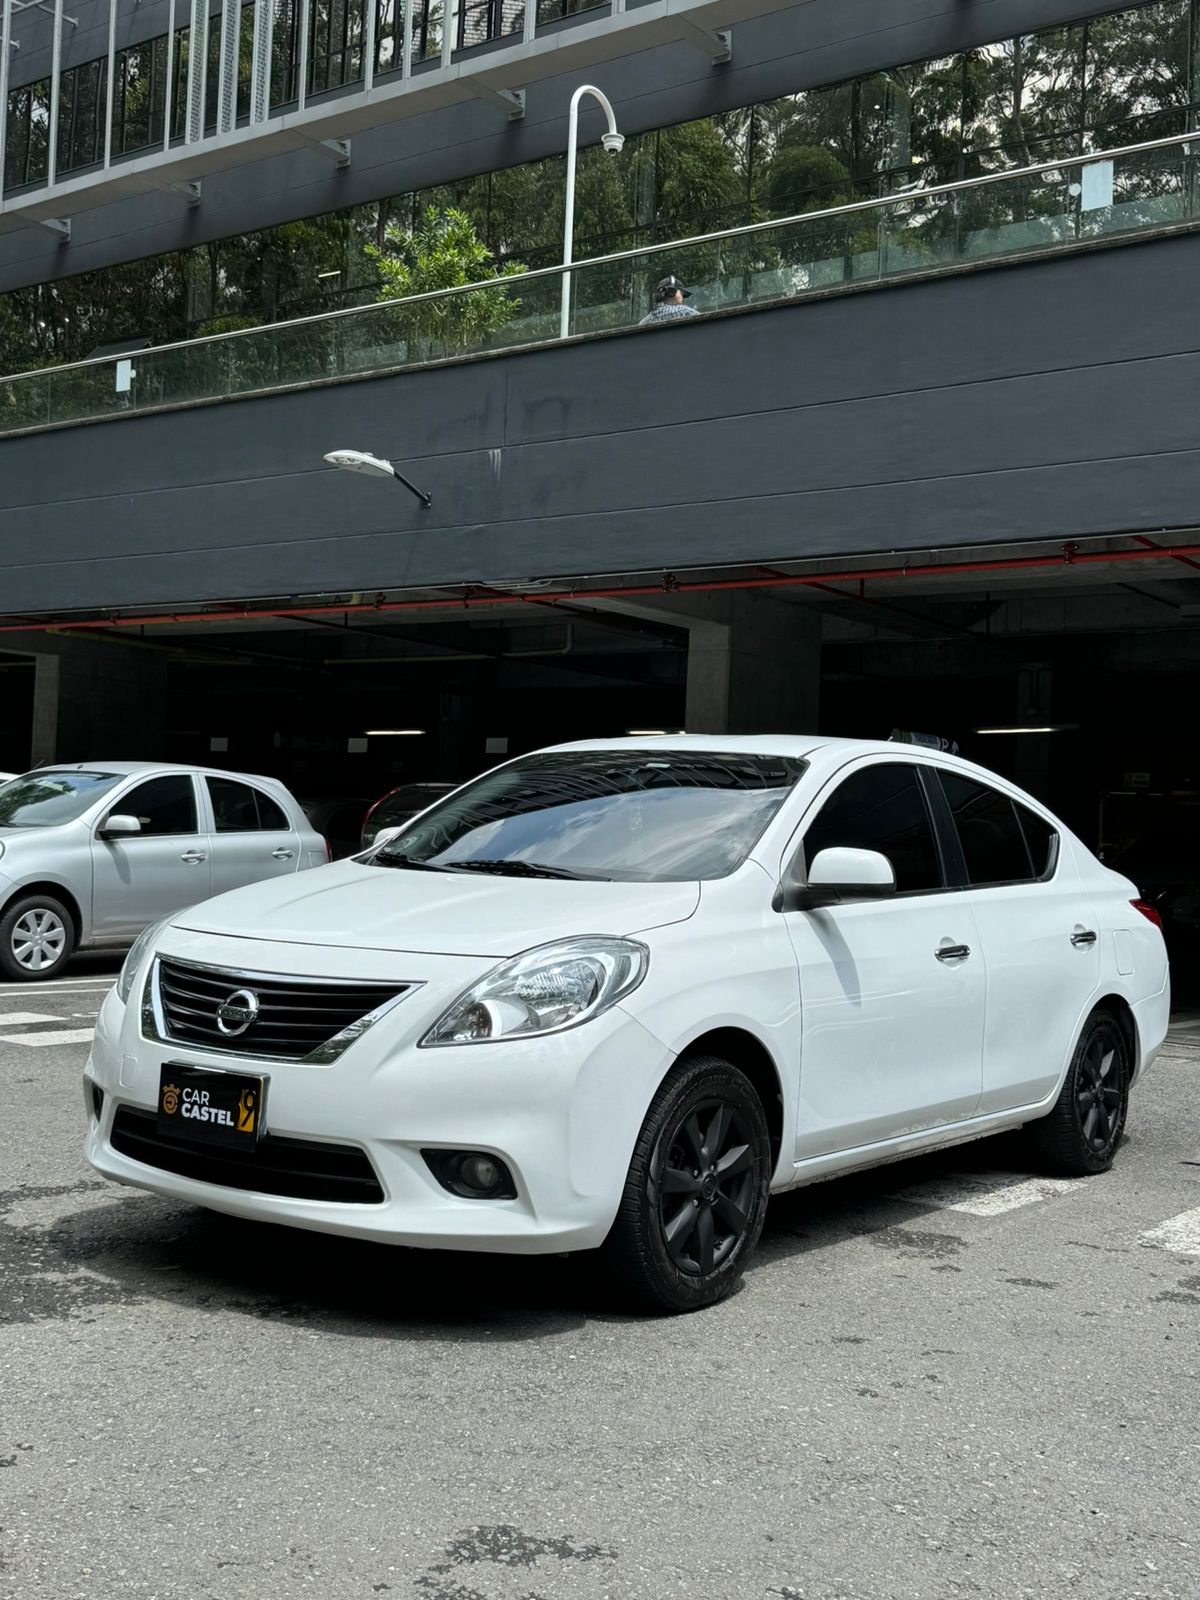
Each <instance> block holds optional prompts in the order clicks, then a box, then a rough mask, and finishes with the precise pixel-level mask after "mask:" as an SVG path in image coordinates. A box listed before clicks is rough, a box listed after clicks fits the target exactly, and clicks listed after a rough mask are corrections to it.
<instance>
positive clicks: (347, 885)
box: [85, 736, 1168, 1310]
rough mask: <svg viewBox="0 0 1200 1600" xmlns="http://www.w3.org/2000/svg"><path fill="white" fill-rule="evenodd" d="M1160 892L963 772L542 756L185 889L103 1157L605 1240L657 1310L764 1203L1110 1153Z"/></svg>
mask: <svg viewBox="0 0 1200 1600" xmlns="http://www.w3.org/2000/svg"><path fill="white" fill-rule="evenodd" d="M1156 923H1157V919H1156V916H1155V913H1154V912H1153V910H1152V909H1151V908H1150V907H1148V906H1146V905H1144V904H1143V903H1142V902H1141V901H1140V900H1139V899H1138V898H1137V891H1136V889H1135V888H1134V886H1133V885H1132V884H1131V883H1129V882H1128V881H1127V880H1126V879H1124V878H1122V877H1120V876H1119V875H1118V874H1116V873H1114V872H1111V871H1109V870H1108V869H1107V868H1106V867H1104V866H1102V865H1101V863H1100V862H1099V861H1097V859H1096V858H1095V857H1094V856H1093V855H1092V854H1091V853H1090V852H1089V851H1088V850H1087V849H1086V848H1085V847H1084V846H1083V845H1082V844H1081V843H1080V841H1079V840H1078V839H1076V838H1075V837H1074V836H1073V835H1072V834H1071V833H1070V832H1069V831H1068V830H1067V829H1066V828H1065V827H1063V825H1062V824H1061V823H1060V822H1058V821H1056V820H1055V819H1054V818H1053V817H1052V816H1050V815H1049V814H1048V813H1047V812H1046V811H1045V810H1044V809H1043V807H1041V806H1040V805H1039V804H1038V803H1037V801H1035V800H1033V799H1031V798H1030V797H1029V796H1028V795H1026V794H1023V793H1022V792H1021V791H1020V790H1018V789H1015V788H1014V787H1013V786H1012V784H1009V783H1006V782H1004V781H1003V780H1002V779H1000V778H997V777H994V776H993V775H991V774H990V773H988V772H985V771H984V770H982V769H981V768H979V767H976V766H973V765H971V764H970V763H969V762H967V761H962V760H958V759H956V758H955V757H952V756H943V755H938V754H935V753H932V752H929V753H926V752H924V751H920V750H915V749H910V748H908V747H903V748H901V747H898V746H896V745H894V744H876V743H862V742H857V741H851V740H838V739H824V738H818V737H815V736H814V737H811V738H800V737H779V738H768V737H756V738H726V737H721V738H718V737H712V738H702V737H696V736H693V737H683V736H681V737H678V738H664V739H657V740H655V741H653V743H652V744H650V745H649V746H648V745H647V744H646V743H645V742H643V743H640V744H639V743H637V742H636V741H633V740H614V741H608V742H602V743H601V742H590V743H585V744H572V745H564V746H559V747H556V748H554V749H551V750H543V751H541V752H539V753H537V754H534V755H530V756H525V757H522V758H520V759H519V760H516V761H512V762H509V763H508V764H507V765H505V766H503V767H499V768H497V769H496V770H494V771H492V772H490V773H487V774H485V775H484V776H483V777H481V778H478V779H476V780H475V781H474V782H472V783H470V784H468V785H466V786H465V787H464V788H462V789H460V790H459V791H458V792H457V793H455V794H453V795H450V796H448V797H447V798H444V799H441V800H439V801H438V802H437V803H435V804H434V805H433V806H431V807H430V808H429V809H428V810H426V811H425V812H423V813H421V814H420V815H419V816H418V817H416V818H414V819H413V820H412V821H410V822H409V823H408V825H407V826H406V827H405V829H404V830H403V832H401V833H400V834H398V835H397V836H396V837H394V838H392V839H390V840H389V841H388V842H387V843H386V844H384V845H383V846H382V847H378V848H376V849H374V850H373V851H369V852H367V853H365V854H363V855H360V856H357V857H354V858H352V859H350V860H347V861H342V862H339V863H337V864H336V865H334V866H328V867H319V868H317V869H316V870H315V871H312V872H306V873H304V874H303V876H301V877H299V878H295V877H293V878H287V879H273V880H269V881H267V882H265V883H259V884H256V885H254V886H253V887H251V888H245V889H239V890H235V891H234V892H233V893H231V894H226V895H222V896H221V897H220V898H218V899H215V900H210V901H208V902H207V903H206V904H203V905H200V906H195V907H193V908H192V909H191V910H190V911H185V912H179V913H177V914H176V915H174V916H172V917H170V918H167V919H164V920H163V921H162V922H160V923H157V924H156V925H154V926H153V927H152V928H150V929H148V930H147V931H146V933H145V934H144V935H143V936H142V938H141V939H140V940H139V941H138V943H137V945H136V946H135V947H134V948H133V949H132V950H131V951H130V953H129V958H128V960H127V961H126V963H125V967H124V970H123V971H122V973H121V977H120V980H119V982H118V983H117V985H116V987H115V988H114V990H113V991H112V992H111V993H110V995H109V996H108V998H107V1000H106V1001H105V1004H104V1008H103V1010H102V1012H101V1014H100V1019H99V1027H98V1029H97V1033H96V1040H95V1046H94V1048H93V1051H92V1055H91V1059H90V1060H89V1062H88V1066H87V1069H86V1081H85V1098H86V1104H87V1112H88V1117H89V1123H90V1126H89V1131H88V1136H87V1155H88V1159H89V1160H90V1161H91V1163H92V1165H93V1166H94V1167H95V1168H96V1169H97V1171H99V1172H101V1173H103V1174H104V1175H105V1176H106V1177H109V1178H114V1179H116V1180H117V1181H119V1182H123V1183H129V1184H137V1185H140V1186H141V1187H143V1188H147V1189H154V1190H157V1191H159V1192H161V1193H164V1194H170V1195H174V1196H177V1197H179V1198H180V1199H183V1200H189V1201H192V1202H194V1203H195V1204H197V1205H202V1206H211V1207H214V1208H215V1209H217V1210H220V1211H226V1212H231V1213H233V1214H234V1215H237V1216H242V1217H254V1218H261V1219H266V1220H269V1221H274V1222H282V1223H292V1224H295V1225H296V1226H298V1227H303V1228H316V1229H321V1230H324V1231H326V1232H330V1233H341V1234H349V1235H353V1236H355V1237H357V1238H367V1239H379V1240H389V1241H394V1242H396V1243H400V1244H407V1245H418V1246H427V1247H434V1246H436V1247H450V1248H456V1249H464V1250H494V1251H525V1252H531V1251H564V1250H587V1249H592V1248H595V1247H602V1249H603V1252H604V1255H605V1257H607V1259H608V1263H609V1264H610V1265H611V1266H612V1267H614V1268H615V1269H616V1271H617V1273H618V1274H619V1275H620V1277H621V1279H622V1280H623V1284H624V1287H625V1290H626V1291H627V1292H629V1293H631V1294H632V1295H633V1296H634V1297H635V1298H637V1299H639V1300H640V1301H641V1302H642V1303H644V1304H647V1305H649V1306H651V1307H656V1308H659V1309H666V1310H686V1309H689V1308H692V1307H697V1306H703V1305H708V1304H710V1303H712V1302H713V1301H715V1300H718V1299H720V1298H721V1297H722V1296H723V1295H725V1294H727V1293H728V1292H729V1290H730V1289H731V1288H732V1286H733V1285H734V1283H735V1282H736V1281H737V1279H738V1277H739V1275H740V1274H741V1272H742V1270H743V1268H744V1267H745V1265H746V1262H747V1259H748V1257H749V1256H750V1253H751V1251H752V1250H753V1247H754V1244H755V1241H756V1240H757V1238H758V1235H759V1232H760V1230H761V1228H762V1224H763V1213H764V1209H765V1207H766V1203H767V1196H768V1193H769V1192H770V1191H776V1192H777V1191H780V1190H784V1189H789V1188H791V1187H793V1186H795V1185H798V1184H803V1183H807V1182H811V1181H812V1180H814V1179H818V1178H824V1177H828V1176H830V1175H832V1174H834V1173H839V1172H846V1171H849V1170H852V1169H854V1168H859V1167H866V1166H871V1165H873V1164H875V1163H877V1162H881V1161H887V1160H891V1159H894V1158H896V1157H900V1156H905V1155H909V1154H912V1153H914V1152H916V1151H919V1150H927V1149H931V1148H934V1147H937V1146H940V1145H948V1144H952V1143H955V1142H957V1141H962V1140H966V1139H971V1138H976V1137H979V1136H981V1135H984V1134H989V1133H994V1132H997V1131H999V1130H1000V1129H1007V1128H1016V1127H1019V1126H1022V1125H1024V1126H1025V1128H1026V1131H1027V1136H1028V1138H1029V1142H1030V1145H1031V1146H1032V1151H1033V1153H1034V1155H1035V1156H1036V1157H1037V1158H1038V1160H1040V1162H1041V1163H1042V1164H1048V1165H1049V1166H1050V1167H1052V1168H1053V1169H1054V1170H1056V1171H1058V1172H1061V1173H1075V1174H1080V1175H1082V1174H1087V1173H1095V1172H1102V1171H1104V1170H1105V1168H1107V1167H1108V1166H1109V1165H1110V1163H1111V1162H1112V1159H1113V1155H1114V1153H1115V1151H1116V1149H1117V1146H1118V1144H1119V1142H1120V1139H1121V1133H1122V1129H1123V1127H1124V1124H1125V1114H1126V1107H1127V1102H1128V1096H1129V1090H1130V1087H1131V1085H1132V1084H1133V1083H1135V1082H1136V1080H1137V1078H1138V1076H1139V1075H1140V1074H1141V1073H1142V1072H1143V1071H1144V1070H1145V1068H1146V1066H1147V1065H1148V1063H1149V1062H1150V1061H1151V1060H1152V1059H1153V1057H1154V1055H1155V1053H1156V1051H1157V1050H1158V1048H1159V1046H1160V1044H1161V1042H1162V1039H1163V1036H1164V1033H1165V1031H1166V1026H1167V1010H1168V988H1167V960H1166V955H1165V951H1164V946H1163V940H1162V934H1161V932H1160V930H1159V927H1158V926H1157V925H1156Z"/></svg>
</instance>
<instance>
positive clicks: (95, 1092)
mask: <svg viewBox="0 0 1200 1600" xmlns="http://www.w3.org/2000/svg"><path fill="white" fill-rule="evenodd" d="M91 1089H92V1116H93V1117H94V1118H95V1119H96V1121H97V1122H99V1121H100V1119H101V1117H103V1115H104V1090H103V1089H102V1088H101V1087H100V1085H99V1084H98V1083H93V1084H92V1086H91Z"/></svg>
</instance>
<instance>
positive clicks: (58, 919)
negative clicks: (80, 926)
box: [0, 894, 75, 983]
mask: <svg viewBox="0 0 1200 1600" xmlns="http://www.w3.org/2000/svg"><path fill="white" fill-rule="evenodd" d="M74 948H75V924H74V922H73V921H72V919H71V913H70V912H69V911H68V910H67V908H66V906H64V905H62V904H60V903H59V901H57V900H54V899H52V898H51V897H50V896H49V895H44V894H39V895H27V896H26V897H25V899H23V900H17V901H16V902H15V903H14V904H13V905H11V906H9V908H8V910H7V911H6V912H5V913H4V915H3V916H0V974H3V976H4V977H6V978H16V979H20V980H24V981H25V982H28V983H38V982H40V981H41V980H42V979H45V978H53V977H54V976H55V974H56V973H58V972H61V971H62V968H63V966H64V965H65V964H66V962H67V960H68V958H69V957H70V954H71V952H72V950H74Z"/></svg>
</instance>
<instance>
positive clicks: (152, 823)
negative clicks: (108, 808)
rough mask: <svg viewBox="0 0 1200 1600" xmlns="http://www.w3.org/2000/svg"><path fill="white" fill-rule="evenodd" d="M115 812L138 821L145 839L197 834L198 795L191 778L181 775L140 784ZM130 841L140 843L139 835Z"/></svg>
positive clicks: (122, 800) (117, 806)
mask: <svg viewBox="0 0 1200 1600" xmlns="http://www.w3.org/2000/svg"><path fill="white" fill-rule="evenodd" d="M114 809H116V810H118V811H119V813H120V815H121V816H123V817H136V818H137V819H138V821H139V822H140V823H141V825H142V835H145V834H159V835H161V834H176V833H195V831H196V791H195V788H194V786H193V784H192V780H191V778H189V777H186V776H184V775H182V774H177V775H172V776H169V777H164V778H151V779H150V781H149V782H148V783H140V784H138V786H137V788H136V789H133V790H131V791H130V793H129V794H126V795H122V797H121V798H120V800H118V801H117V805H116V807H115V808H114ZM131 837H132V839H137V838H138V837H140V835H136V834H135V835H132V836H131ZM126 842H127V843H128V842H130V841H126Z"/></svg>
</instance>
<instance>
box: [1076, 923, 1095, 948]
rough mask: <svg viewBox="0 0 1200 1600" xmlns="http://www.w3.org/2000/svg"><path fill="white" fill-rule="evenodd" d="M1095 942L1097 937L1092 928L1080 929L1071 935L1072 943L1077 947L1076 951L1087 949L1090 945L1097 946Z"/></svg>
mask: <svg viewBox="0 0 1200 1600" xmlns="http://www.w3.org/2000/svg"><path fill="white" fill-rule="evenodd" d="M1095 942H1096V935H1095V934H1094V933H1093V932H1092V930H1091V929H1090V928H1078V929H1077V930H1076V931H1075V932H1074V933H1073V934H1072V935H1071V943H1072V944H1073V945H1074V946H1075V948H1076V950H1083V949H1086V948H1087V946H1088V945H1090V944H1095Z"/></svg>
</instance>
